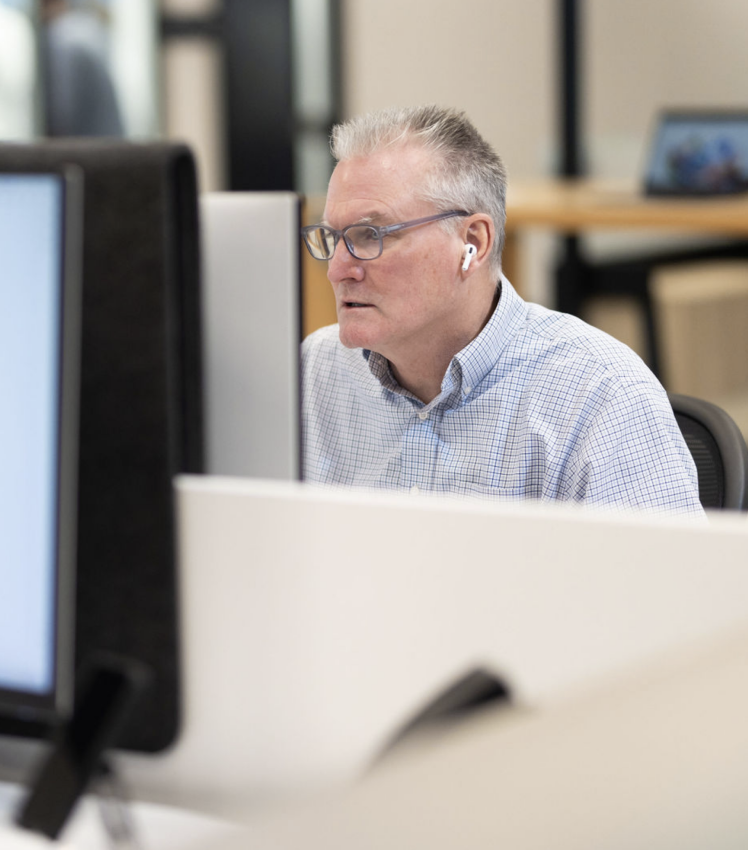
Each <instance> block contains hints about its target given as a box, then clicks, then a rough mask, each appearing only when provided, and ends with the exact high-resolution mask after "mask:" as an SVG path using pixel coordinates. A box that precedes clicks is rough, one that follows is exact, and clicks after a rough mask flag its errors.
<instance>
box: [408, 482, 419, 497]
mask: <svg viewBox="0 0 748 850" xmlns="http://www.w3.org/2000/svg"><path fill="white" fill-rule="evenodd" d="M410 492H411V493H413V495H415V494H416V493H420V492H421V491H420V490H419V489H418V485H417V484H414V485H413V486H412V487H411V488H410Z"/></svg>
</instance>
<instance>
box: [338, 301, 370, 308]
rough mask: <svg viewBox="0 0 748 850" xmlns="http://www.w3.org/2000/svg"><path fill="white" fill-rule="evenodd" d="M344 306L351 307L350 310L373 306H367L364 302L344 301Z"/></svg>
mask: <svg viewBox="0 0 748 850" xmlns="http://www.w3.org/2000/svg"><path fill="white" fill-rule="evenodd" d="M343 306H344V307H349V308H358V307H371V304H365V303H364V302H362V301H344V302H343Z"/></svg>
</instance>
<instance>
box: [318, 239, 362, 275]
mask: <svg viewBox="0 0 748 850" xmlns="http://www.w3.org/2000/svg"><path fill="white" fill-rule="evenodd" d="M363 273H364V270H363V264H362V263H361V260H357V259H356V258H355V257H354V256H353V254H351V252H350V251H349V250H348V246H347V245H346V244H345V239H339V240H338V244H337V245H336V246H335V251H334V253H333V255H332V257H331V258H330V259H329V260H328V262H327V277H328V278H329V280H330V282H331V283H337V282H338V281H340V280H351V279H354V280H361V278H362V277H363Z"/></svg>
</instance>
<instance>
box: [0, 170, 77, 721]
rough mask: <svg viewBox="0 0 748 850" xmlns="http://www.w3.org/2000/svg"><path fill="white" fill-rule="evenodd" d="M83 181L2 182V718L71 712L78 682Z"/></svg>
mask: <svg viewBox="0 0 748 850" xmlns="http://www.w3.org/2000/svg"><path fill="white" fill-rule="evenodd" d="M75 179H76V178H75V175H73V174H72V173H70V174H68V175H67V176H66V175H65V174H64V173H63V172H62V171H58V172H57V173H53V172H47V173H9V172H7V171H3V172H2V173H0V268H1V269H2V271H1V273H0V398H2V399H3V400H4V411H5V413H4V415H2V416H0V468H2V470H3V472H2V475H1V476H0V540H2V541H3V542H2V554H0V580H1V581H2V592H0V709H2V710H3V711H4V712H5V713H11V714H14V715H17V716H20V717H33V716H35V715H37V714H39V715H40V716H41V715H47V714H48V713H50V712H52V713H54V712H55V711H60V710H64V709H65V708H66V702H67V697H69V693H70V686H71V682H72V671H71V667H70V664H71V661H72V658H71V651H72V642H73V633H72V621H71V620H70V618H69V615H70V613H71V609H72V606H71V605H70V601H71V597H72V586H73V580H74V576H73V563H72V561H73V550H74V543H75V534H74V528H75V522H74V517H75V510H74V506H75V478H76V463H75V460H74V458H75V419H76V415H77V374H76V372H77V334H78V328H79V323H78V317H77V315H75V312H76V310H78V309H79V280H77V278H78V277H79V273H80V271H79V268H77V262H76V258H75V244H74V243H75V241H76V240H78V241H79V240H80V229H79V223H74V222H73V220H72V219H73V218H74V217H76V216H79V215H80V205H79V202H80V198H79V197H77V195H78V193H77V192H76V188H77V187H75V186H74V183H75ZM76 207H77V209H76Z"/></svg>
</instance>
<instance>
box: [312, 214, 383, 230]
mask: <svg viewBox="0 0 748 850" xmlns="http://www.w3.org/2000/svg"><path fill="white" fill-rule="evenodd" d="M386 218H387V215H386V214H385V213H380V212H374V213H370V214H369V215H362V216H360V217H359V218H358V219H357V220H356V221H349V222H348V224H344V225H343V227H348V225H351V224H377V223H378V222H381V221H383V220H386ZM320 224H324V225H325V227H332V225H331V224H330V222H329V221H328V220H327V219H326V218H325V217H324V216H323V218H322V221H321V222H320ZM333 229H334V228H333Z"/></svg>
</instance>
